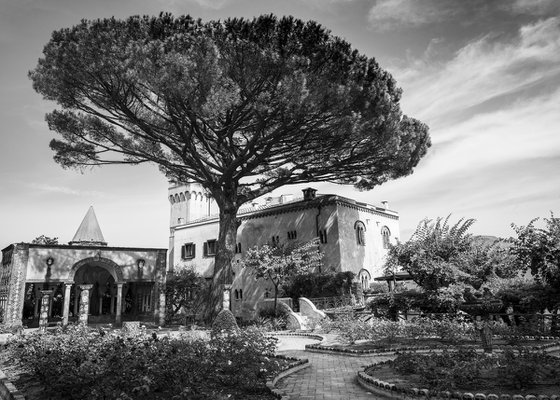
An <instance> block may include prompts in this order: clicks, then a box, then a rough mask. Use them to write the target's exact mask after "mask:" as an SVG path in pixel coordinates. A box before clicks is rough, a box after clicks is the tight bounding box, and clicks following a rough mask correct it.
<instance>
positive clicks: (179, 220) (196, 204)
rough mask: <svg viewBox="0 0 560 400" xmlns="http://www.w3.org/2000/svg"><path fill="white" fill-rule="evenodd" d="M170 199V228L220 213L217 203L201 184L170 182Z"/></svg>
mask: <svg viewBox="0 0 560 400" xmlns="http://www.w3.org/2000/svg"><path fill="white" fill-rule="evenodd" d="M168 198H169V203H170V206H171V218H170V221H169V227H170V228H174V227H176V226H179V225H183V224H186V223H187V222H191V221H195V220H197V219H200V218H204V217H208V216H210V215H214V214H217V213H218V207H217V205H216V202H215V201H214V199H213V198H212V197H211V196H210V194H209V193H208V191H207V190H206V189H204V188H203V187H202V185H201V184H199V183H195V182H189V183H178V182H175V181H169V190H168Z"/></svg>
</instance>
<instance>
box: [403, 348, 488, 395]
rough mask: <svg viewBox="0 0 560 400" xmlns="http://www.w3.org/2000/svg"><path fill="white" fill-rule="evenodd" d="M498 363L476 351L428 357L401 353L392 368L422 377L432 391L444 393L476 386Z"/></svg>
mask: <svg viewBox="0 0 560 400" xmlns="http://www.w3.org/2000/svg"><path fill="white" fill-rule="evenodd" d="M495 363H496V361H495V359H493V358H489V357H486V356H484V355H483V354H478V353H477V352H476V351H475V350H474V349H459V350H458V351H457V352H448V351H443V352H442V353H437V354H436V353H430V354H427V355H419V354H413V353H406V354H401V355H399V356H397V358H396V359H395V360H394V362H393V363H392V366H393V368H394V369H395V370H396V371H397V372H399V373H401V374H404V375H407V374H418V375H419V376H420V380H421V382H422V384H423V385H425V386H426V387H427V388H428V389H437V390H442V389H450V388H456V387H457V386H460V385H470V384H475V383H476V382H477V381H478V379H479V378H480V377H481V375H480V374H481V373H484V372H482V370H483V368H488V367H489V366H490V365H493V364H495Z"/></svg>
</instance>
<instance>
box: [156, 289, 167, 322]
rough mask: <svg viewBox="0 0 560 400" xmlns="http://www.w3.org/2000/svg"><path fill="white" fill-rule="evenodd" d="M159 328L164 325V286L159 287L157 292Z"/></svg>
mask: <svg viewBox="0 0 560 400" xmlns="http://www.w3.org/2000/svg"><path fill="white" fill-rule="evenodd" d="M157 305H158V306H159V320H158V322H159V326H163V325H165V285H161V286H160V290H159V302H158V304H157Z"/></svg>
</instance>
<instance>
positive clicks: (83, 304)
mask: <svg viewBox="0 0 560 400" xmlns="http://www.w3.org/2000/svg"><path fill="white" fill-rule="evenodd" d="M92 287H93V285H91V284H90V285H80V289H81V290H82V292H81V293H80V311H79V317H78V321H79V323H80V324H85V325H87V323H88V313H89V291H90V290H91V288H92Z"/></svg>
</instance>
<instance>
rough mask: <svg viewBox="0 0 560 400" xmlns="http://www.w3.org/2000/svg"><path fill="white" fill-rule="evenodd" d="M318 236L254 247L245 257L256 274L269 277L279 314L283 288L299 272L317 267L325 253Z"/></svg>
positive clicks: (265, 277) (244, 261) (266, 278)
mask: <svg viewBox="0 0 560 400" xmlns="http://www.w3.org/2000/svg"><path fill="white" fill-rule="evenodd" d="M318 247H319V242H318V240H317V239H315V240H312V241H309V242H306V243H302V244H296V245H282V246H276V247H273V246H269V245H267V244H265V245H263V246H261V247H252V248H250V249H248V250H247V253H246V254H245V257H244V259H243V264H244V266H245V267H248V268H251V269H252V270H253V273H254V275H255V277H256V278H263V279H265V280H267V281H270V282H271V283H272V285H273V286H274V314H275V315H276V314H277V303H278V293H279V290H280V288H281V287H282V286H283V285H285V284H286V283H288V282H289V280H290V279H292V278H293V277H295V276H296V275H300V274H306V273H309V272H311V271H314V270H318V269H319V266H320V265H321V260H322V258H323V254H322V253H321V252H320V251H319V250H318Z"/></svg>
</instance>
